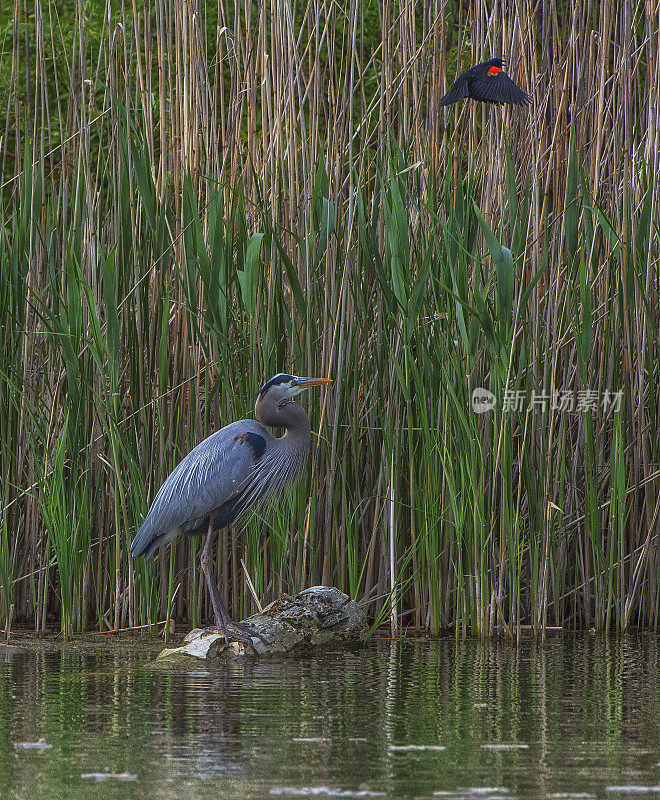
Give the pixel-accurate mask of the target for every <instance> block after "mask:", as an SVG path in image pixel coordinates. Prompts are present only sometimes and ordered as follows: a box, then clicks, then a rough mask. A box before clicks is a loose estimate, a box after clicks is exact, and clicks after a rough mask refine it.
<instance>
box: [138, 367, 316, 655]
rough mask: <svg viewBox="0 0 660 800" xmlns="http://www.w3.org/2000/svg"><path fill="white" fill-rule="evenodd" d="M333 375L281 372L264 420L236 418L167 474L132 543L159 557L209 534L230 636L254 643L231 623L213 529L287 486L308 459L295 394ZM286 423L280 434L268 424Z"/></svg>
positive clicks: (263, 398)
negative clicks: (183, 538) (185, 538)
mask: <svg viewBox="0 0 660 800" xmlns="http://www.w3.org/2000/svg"><path fill="white" fill-rule="evenodd" d="M331 382H332V380H331V379H330V378H300V377H296V376H294V375H283V374H280V375H275V377H274V378H271V379H270V380H269V381H268V382H267V383H265V384H264V385H263V386H262V387H261V389H260V390H259V394H258V395H257V401H256V404H255V409H254V415H255V417H256V418H257V420H253V419H242V420H240V421H239V422H232V423H231V424H230V425H226V426H225V427H224V428H222V429H221V430H219V431H217V432H216V433H213V434H211V436H209V437H208V438H207V439H204V441H203V442H201V443H200V444H198V445H197V447H195V448H194V449H193V450H191V451H190V452H189V453H188V455H187V456H185V458H183V459H182V461H180V462H179V464H178V465H177V467H176V468H175V469H174V471H173V472H172V473H171V474H170V475H169V476H168V477H167V478H166V479H165V483H163V485H162V486H161V487H160V489H159V491H158V494H157V495H156V498H155V499H154V501H153V503H152V504H151V508H150V509H149V513H148V514H147V517H146V519H145V520H144V522H143V523H142V525H141V526H140V529H139V530H138V532H137V535H136V537H135V539H133V541H132V543H131V556H133V558H137V557H138V556H141V555H145V556H147V557H149V556H152V555H153V554H154V553H155V552H156V550H157V549H158V548H159V547H162V546H163V545H164V544H167V542H171V541H172V539H174V538H175V537H176V536H177V535H178V534H179V533H182V532H183V533H187V534H200V533H204V532H206V538H205V540H204V545H203V547H202V553H201V565H202V570H203V572H204V577H205V579H206V585H207V587H208V590H209V594H210V596H211V605H212V606H213V615H214V617H215V624H216V627H217V629H218V631H219V632H220V633H222V634H223V636H224V637H225V639H228V637H230V636H233V637H234V638H236V639H239V640H241V641H244V642H247V643H248V644H249V645H251V646H252V647H254V645H253V642H252V638H251V635H250V634H252V636H256V637H257V638H259V639H263V637H261V636H259V635H258V634H257V633H256V632H254V631H251V630H250V627H249V626H248V625H246V624H245V623H236V622H232V620H231V618H230V616H229V612H228V611H227V609H226V607H225V604H224V603H223V602H222V598H221V597H220V592H219V591H218V586H217V583H216V581H215V580H214V578H213V575H212V572H211V547H212V544H213V534H214V532H215V531H217V530H219V529H220V528H224V527H226V526H227V525H230V524H231V523H232V522H234V521H235V520H237V519H238V518H239V517H240V516H241V515H242V514H244V513H245V512H246V511H247V510H248V509H250V508H253V507H254V505H255V504H256V503H257V502H258V501H259V500H261V499H263V498H265V497H267V496H268V495H272V494H274V493H275V492H278V491H281V490H282V489H283V488H284V486H285V485H286V484H287V483H289V482H291V481H293V480H294V479H295V478H296V477H297V476H298V475H299V474H300V471H301V470H302V468H303V467H304V465H305V462H306V461H307V455H308V452H309V440H310V434H311V430H310V425H309V417H308V416H307V414H306V413H305V410H304V409H303V407H302V406H301V405H299V404H298V403H296V402H295V400H294V399H293V398H294V397H295V396H296V395H297V394H300V392H302V391H303V390H304V389H309V388H310V387H311V386H320V385H322V384H325V383H331ZM266 425H268V426H269V427H271V428H284V435H283V436H281V437H277V436H273V435H272V434H271V433H270V431H269V430H268V429H267V428H266V427H265V426H266Z"/></svg>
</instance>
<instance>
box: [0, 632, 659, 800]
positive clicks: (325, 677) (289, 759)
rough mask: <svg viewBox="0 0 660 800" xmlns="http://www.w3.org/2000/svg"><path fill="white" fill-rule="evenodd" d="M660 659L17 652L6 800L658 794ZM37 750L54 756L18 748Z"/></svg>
mask: <svg viewBox="0 0 660 800" xmlns="http://www.w3.org/2000/svg"><path fill="white" fill-rule="evenodd" d="M659 652H660V647H659V640H658V638H656V637H639V638H633V637H629V638H625V639H620V640H609V639H608V640H605V639H595V638H593V637H585V638H571V637H568V636H566V637H557V639H555V640H553V641H551V642H549V643H548V644H547V645H546V646H545V647H536V646H534V645H533V644H527V645H525V646H523V647H520V648H517V649H516V648H514V647H511V646H508V645H506V644H504V643H500V642H496V643H491V644H482V643H479V642H464V643H458V644H456V643H455V642H454V641H453V640H449V639H447V640H441V641H439V642H432V643H428V642H422V641H409V642H406V643H404V644H398V643H389V642H386V643H374V644H372V645H370V646H368V647H367V648H365V649H364V650H363V651H360V652H348V653H326V654H324V655H322V656H319V657H313V658H312V657H303V658H298V659H293V658H289V659H282V660H263V661H259V662H256V663H252V662H251V663H249V664H245V665H241V664H236V665H232V666H230V667H229V668H226V669H225V668H223V669H208V668H206V667H204V666H200V667H196V668H195V669H192V670H185V669H183V668H180V667H167V668H161V667H158V668H156V667H154V666H153V652H144V651H142V650H141V649H140V647H139V643H137V644H132V645H131V646H130V647H124V646H122V645H121V644H113V645H107V646H106V645H104V646H103V647H102V648H92V647H87V646H81V647H75V646H69V647H67V648H65V649H63V650H62V651H61V652H53V653H46V652H33V653H27V654H24V655H20V656H13V657H12V658H10V659H8V660H6V661H4V662H0V797H12V796H13V797H27V796H33V795H35V794H37V793H41V794H43V795H44V796H47V797H49V798H64V797H71V796H72V795H75V796H76V798H78V799H79V800H84V798H86V797H90V798H91V797H98V796H99V793H101V794H102V796H103V797H106V796H107V797H117V798H119V797H124V796H125V792H126V783H125V781H127V780H131V783H130V786H131V790H130V791H131V796H134V797H138V798H151V797H154V798H156V797H157V798H159V800H161V799H162V800H169V798H176V799H177V800H182V799H185V800H187V798H207V797H208V798H210V797H215V798H217V797H235V798H262V797H268V796H277V795H280V796H290V797H295V796H299V797H304V796H319V797H383V796H384V797H392V798H396V797H401V798H422V797H428V798H430V797H433V796H435V797H455V798H466V797H488V798H491V800H493V798H495V797H498V796H502V797H504V796H506V797H507V798H509V799H510V798H514V797H517V798H547V797H555V798H560V797H565V798H569V797H589V796H598V797H603V796H604V795H605V793H606V792H607V790H608V789H610V790H612V791H614V790H618V789H621V787H627V791H630V789H631V787H636V788H637V790H638V791H641V790H642V789H643V788H646V789H647V790H648V789H649V788H653V787H657V785H658V783H660V768H659V767H658V762H660V731H659V728H658V726H659V720H660V713H659V712H660V702H659V694H660V685H659V682H658V674H659V673H658V655H659ZM40 740H43V742H42V744H48V745H50V746H51V747H50V749H47V748H44V747H41V748H40V747H35V748H25V747H24V746H23V747H21V746H19V747H17V746H15V745H25V744H30V743H38V742H39V741H40ZM83 776H84V777H83ZM90 776H91V778H93V779H91V778H90ZM133 777H135V780H134V781H133V780H132V779H133ZM617 787H618V789H617ZM607 794H608V796H610V797H615V794H613V793H612V792H607Z"/></svg>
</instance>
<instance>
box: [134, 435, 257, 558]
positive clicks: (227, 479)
mask: <svg viewBox="0 0 660 800" xmlns="http://www.w3.org/2000/svg"><path fill="white" fill-rule="evenodd" d="M270 438H271V435H270V433H269V432H268V430H267V429H266V428H265V427H264V426H263V425H261V424H260V423H258V422H256V421H255V420H240V421H239V422H233V423H232V424H231V425H227V426H226V427H224V428H222V430H219V431H217V432H216V433H214V434H211V436H209V437H208V438H207V439H205V440H204V441H203V442H200V444H198V445H197V447H195V448H194V449H193V450H191V451H190V453H188V455H186V456H185V458H183V459H182V460H181V461H180V462H179V464H178V465H177V466H176V468H175V469H174V470H173V472H172V473H171V474H170V475H169V476H168V477H167V478H166V480H165V482H164V483H163V485H162V486H161V487H160V489H159V490H158V494H157V495H156V497H155V499H154V501H153V503H152V505H151V508H150V509H149V513H148V514H147V517H146V519H145V520H144V522H143V523H142V525H141V526H140V529H139V531H138V532H137V535H136V537H135V539H133V542H132V543H131V555H132V556H133V557H134V558H136V557H137V556H140V555H142V554H146V555H147V556H150V555H152V554H153V553H154V552H155V550H156V549H157V548H158V547H160V546H161V545H162V544H165V543H166V542H169V541H171V540H172V539H173V538H174V537H175V536H176V534H177V533H178V530H179V528H180V527H181V526H186V527H189V526H191V527H194V523H195V522H196V521H197V520H201V519H203V518H204V517H205V516H207V515H208V514H210V513H211V512H212V511H214V510H215V509H217V508H219V507H220V506H222V505H223V504H224V503H226V502H227V501H229V500H231V499H232V498H233V497H234V496H236V494H237V493H240V492H241V491H242V489H243V488H244V487H245V485H246V483H247V482H248V481H249V479H250V477H251V476H252V475H253V473H254V471H255V466H256V462H258V460H259V458H260V457H261V455H262V453H263V451H264V450H265V448H266V445H267V443H268V440H269V439H270Z"/></svg>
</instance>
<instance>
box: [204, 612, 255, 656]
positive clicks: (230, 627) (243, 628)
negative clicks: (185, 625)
mask: <svg viewBox="0 0 660 800" xmlns="http://www.w3.org/2000/svg"><path fill="white" fill-rule="evenodd" d="M207 630H209V631H213V632H214V633H219V634H221V635H222V636H224V639H225V642H226V643H227V644H229V640H230V639H238V640H239V641H240V642H245V644H249V645H250V647H251V648H252V650H253V651H254V653H255V654H256V655H259V652H258V651H257V648H256V647H255V646H254V642H253V641H252V640H253V638H254V639H259V641H260V642H263V644H269V642H268V639H266V637H265V636H262V635H261V634H260V633H259V632H258V631H257V630H255V629H254V625H252V623H250V622H233V621H232V620H230V619H227V620H216V624H215V626H213V627H211V628H207Z"/></svg>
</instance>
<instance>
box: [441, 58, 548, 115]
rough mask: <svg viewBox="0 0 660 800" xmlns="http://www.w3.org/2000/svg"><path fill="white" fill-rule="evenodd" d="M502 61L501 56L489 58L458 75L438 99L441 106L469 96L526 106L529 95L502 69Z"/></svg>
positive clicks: (529, 101)
mask: <svg viewBox="0 0 660 800" xmlns="http://www.w3.org/2000/svg"><path fill="white" fill-rule="evenodd" d="M503 66H504V61H503V60H502V59H501V58H491V60H490V61H485V62H484V63H483V64H477V66H476V67H472V68H471V69H469V70H468V71H467V72H464V73H463V74H462V75H459V76H458V78H456V80H455V81H454V85H453V86H452V87H451V89H450V90H449V91H448V92H447V94H446V95H445V96H444V97H443V98H442V100H440V105H441V106H448V105H449V104H450V103H455V102H456V101H457V100H462V99H463V98H465V97H471V98H472V99H473V100H482V101H483V102H485V103H496V104H497V105H498V106H499V105H502V104H503V103H512V104H514V105H518V106H526V105H529V104H530V103H531V102H532V99H531V97H530V96H529V95H528V94H527V93H526V92H523V90H522V89H521V88H520V86H518V84H516V83H514V82H513V81H512V80H511V78H510V77H509V76H508V75H507V74H506V72H504V71H503Z"/></svg>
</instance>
